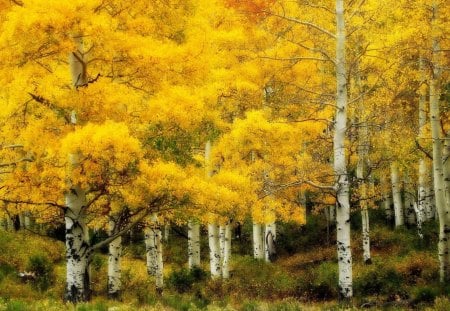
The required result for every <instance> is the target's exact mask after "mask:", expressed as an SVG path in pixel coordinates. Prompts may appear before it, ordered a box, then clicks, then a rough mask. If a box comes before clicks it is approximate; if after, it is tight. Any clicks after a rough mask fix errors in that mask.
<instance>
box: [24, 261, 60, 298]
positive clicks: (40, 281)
mask: <svg viewBox="0 0 450 311" xmlns="http://www.w3.org/2000/svg"><path fill="white" fill-rule="evenodd" d="M27 271H29V272H32V273H34V274H35V275H36V279H35V280H34V281H33V283H32V284H33V286H34V287H35V288H36V289H38V290H39V291H45V290H47V289H48V288H49V287H50V286H51V285H52V284H53V282H54V275H53V264H52V263H51V262H50V260H49V259H48V258H47V257H46V256H44V255H33V256H31V257H30V258H29V260H28V265H27Z"/></svg>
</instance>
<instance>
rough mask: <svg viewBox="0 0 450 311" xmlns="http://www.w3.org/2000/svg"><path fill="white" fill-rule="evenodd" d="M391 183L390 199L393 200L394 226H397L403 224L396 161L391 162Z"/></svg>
mask: <svg viewBox="0 0 450 311" xmlns="http://www.w3.org/2000/svg"><path fill="white" fill-rule="evenodd" d="M391 183H392V199H393V201H394V215H395V227H396V228H398V227H400V226H403V225H404V224H405V219H404V217H403V206H402V193H401V184H400V181H399V173H398V166H397V163H395V162H393V163H392V164H391Z"/></svg>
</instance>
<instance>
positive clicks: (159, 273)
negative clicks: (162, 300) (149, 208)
mask: <svg viewBox="0 0 450 311" xmlns="http://www.w3.org/2000/svg"><path fill="white" fill-rule="evenodd" d="M152 220H153V223H154V226H155V227H154V228H155V229H154V230H155V252H156V273H155V286H156V292H157V293H158V294H159V295H161V294H162V292H163V289H164V262H163V243H162V239H163V237H162V230H161V225H160V223H159V222H158V217H157V216H156V215H154V216H153V219H152Z"/></svg>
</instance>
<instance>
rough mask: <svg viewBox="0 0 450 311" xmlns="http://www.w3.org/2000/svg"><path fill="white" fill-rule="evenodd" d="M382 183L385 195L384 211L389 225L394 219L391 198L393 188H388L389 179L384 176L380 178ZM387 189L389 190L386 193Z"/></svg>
mask: <svg viewBox="0 0 450 311" xmlns="http://www.w3.org/2000/svg"><path fill="white" fill-rule="evenodd" d="M380 182H381V187H382V188H381V189H382V190H381V191H382V193H383V209H384V212H385V215H386V221H387V223H388V224H391V223H392V219H393V216H394V214H393V211H392V198H391V193H392V191H391V186H390V185H389V186H388V187H387V178H386V177H385V176H384V175H381V177H380ZM386 189H389V190H388V191H386Z"/></svg>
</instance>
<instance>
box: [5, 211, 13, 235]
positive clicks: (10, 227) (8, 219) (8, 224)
mask: <svg viewBox="0 0 450 311" xmlns="http://www.w3.org/2000/svg"><path fill="white" fill-rule="evenodd" d="M6 230H7V231H14V222H13V220H12V217H11V216H10V215H9V214H6Z"/></svg>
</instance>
